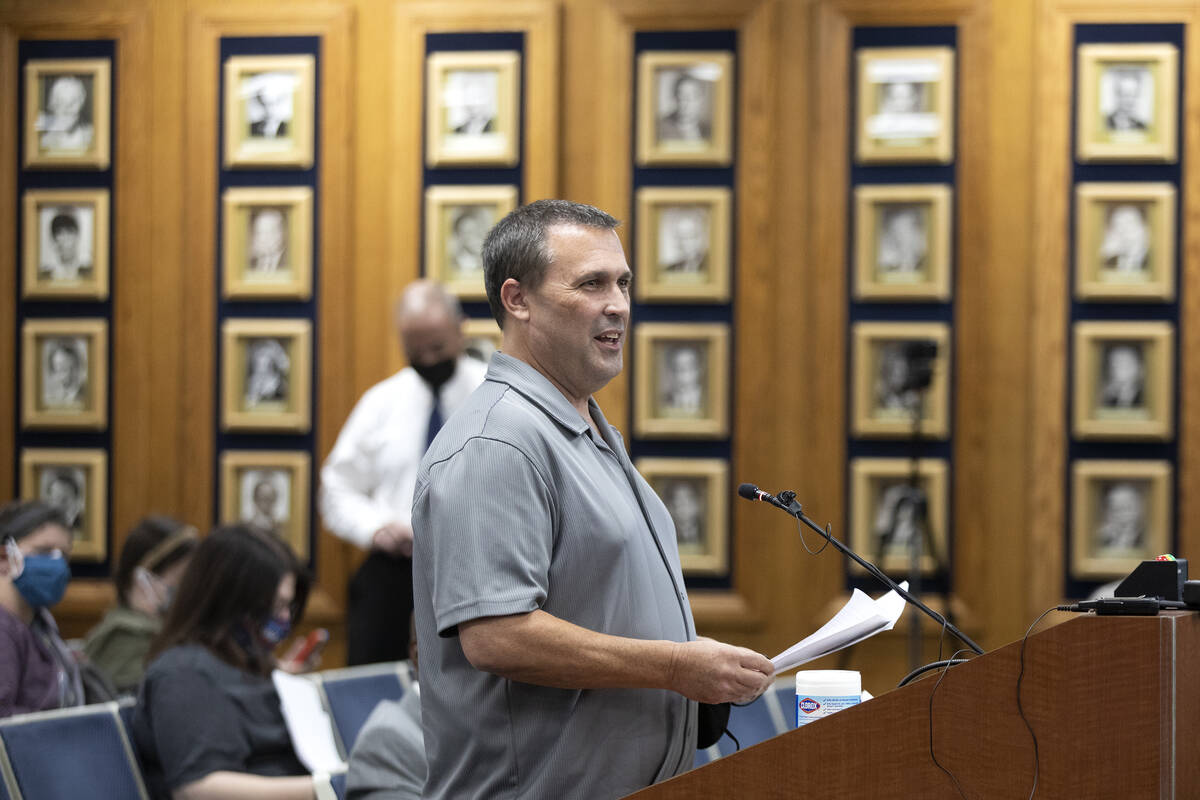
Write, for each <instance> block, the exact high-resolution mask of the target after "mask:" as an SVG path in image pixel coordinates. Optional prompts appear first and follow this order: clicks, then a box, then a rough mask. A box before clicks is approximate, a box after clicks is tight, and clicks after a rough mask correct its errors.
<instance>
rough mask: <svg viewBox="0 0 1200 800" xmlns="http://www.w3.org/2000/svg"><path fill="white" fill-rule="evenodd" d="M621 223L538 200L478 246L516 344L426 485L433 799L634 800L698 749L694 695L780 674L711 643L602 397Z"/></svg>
mask: <svg viewBox="0 0 1200 800" xmlns="http://www.w3.org/2000/svg"><path fill="white" fill-rule="evenodd" d="M616 225H617V221H616V220H614V219H613V218H612V217H610V216H608V215H607V214H605V213H604V212H602V211H599V210H598V209H595V208H592V207H590V206H583V205H578V204H575V203H567V202H564V201H560V200H543V201H538V202H537V203H532V204H530V205H528V206H524V207H522V208H520V209H518V210H516V211H514V212H513V213H511V214H509V215H508V216H507V217H505V218H504V219H503V220H502V221H501V222H500V223H499V224H497V225H496V227H495V228H494V229H493V230H492V231H491V233H490V234H489V235H488V239H487V242H486V243H485V245H484V253H483V256H484V270H485V282H486V284H487V292H488V302H489V303H490V304H491V308H492V313H493V315H494V316H495V317H496V320H497V321H498V322H499V323H500V326H501V328H502V329H503V332H504V343H503V346H502V348H501V350H502V352H501V353H497V354H496V355H494V356H493V357H492V361H491V365H490V367H489V369H488V374H487V378H486V379H485V381H484V383H483V385H482V386H481V387H480V388H479V389H477V390H476V391H475V393H474V394H473V395H472V396H471V397H470V398H468V400H467V401H466V402H465V403H464V404H463V405H462V406H461V407H460V408H459V410H458V411H457V412H456V413H455V414H454V416H452V417H451V418H450V420H448V422H447V424H446V426H445V427H444V428H443V429H442V431H441V433H440V434H439V435H438V437H437V439H436V440H435V441H434V443H433V445H432V447H431V448H430V449H429V452H428V453H426V455H425V458H424V459H423V460H422V463H421V469H420V472H419V474H418V476H417V486H416V492H415V494H414V497H413V529H414V531H415V545H414V568H413V582H414V597H415V601H416V625H417V635H418V639H419V646H420V652H421V670H422V672H421V677H422V681H421V687H422V688H421V709H422V711H421V713H422V721H423V725H424V728H425V750H426V754H427V755H428V759H429V779H428V782H427V784H426V786H425V797H427V798H464V797H471V798H488V797H505V798H518V797H520V798H587V800H597V799H603V798H615V797H621V796H623V795H625V794H628V793H630V792H633V791H635V790H637V789H641V788H643V787H645V786H648V785H649V784H651V783H653V782H655V781H659V780H662V779H665V778H668V777H671V776H672V775H675V774H678V773H679V772H681V771H683V770H684V769H687V768H688V767H689V766H690V765H691V763H692V760H693V757H694V752H695V747H696V703H695V702H693V701H702V702H708V703H716V702H725V701H737V702H743V701H747V700H750V699H752V698H754V697H756V696H757V695H759V694H760V693H762V691H763V690H764V689H765V688H766V687H767V686H768V685H769V683H770V680H771V669H772V667H771V662H770V661H769V660H767V659H766V658H764V657H763V656H762V655H760V654H758V653H755V652H753V651H751V650H747V649H745V648H741V647H733V646H731V645H726V644H721V643H719V642H715V641H712V640H708V639H701V640H697V639H696V632H695V626H694V625H693V622H692V616H691V611H690V608H689V605H688V601H687V594H686V593H685V591H684V585H683V576H682V573H681V571H680V568H679V554H678V549H677V547H676V543H675V530H674V527H673V526H672V523H671V518H670V515H669V514H668V513H667V510H666V508H665V506H664V505H663V504H662V502H661V501H660V500H659V498H658V497H657V496H656V495H655V494H654V492H653V490H652V489H651V488H650V486H649V484H647V483H646V481H645V480H643V479H642V477H641V476H640V475H639V474H638V473H637V472H636V471H635V470H634V468H633V465H632V464H631V463H630V461H629V458H628V456H627V455H626V453H625V448H624V445H623V443H622V441H621V436H620V434H618V433H617V432H616V431H615V430H614V429H613V428H611V427H610V426H609V424H608V423H607V422H606V421H605V419H604V415H603V414H602V413H601V412H600V408H599V406H597V405H596V402H595V401H594V400H593V399H592V397H591V395H592V393H593V392H596V391H598V390H599V389H601V388H602V387H603V386H604V385H605V384H607V383H608V382H609V381H610V380H612V378H613V377H615V376H616V375H617V374H618V373H619V372H620V371H621V367H622V345H623V344H624V340H625V336H626V333H627V331H628V327H629V310H630V309H629V284H630V280H631V278H632V273H631V272H630V271H629V267H628V265H627V263H626V261H625V255H624V252H623V251H622V249H621V243H620V240H619V239H618V238H617V235H616V233H615V232H614V230H613V229H614V228H615V227H616Z"/></svg>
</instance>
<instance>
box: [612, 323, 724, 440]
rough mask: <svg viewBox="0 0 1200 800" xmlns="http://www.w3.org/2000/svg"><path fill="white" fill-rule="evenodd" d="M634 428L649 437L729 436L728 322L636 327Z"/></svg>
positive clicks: (639, 433) (647, 324)
mask: <svg viewBox="0 0 1200 800" xmlns="http://www.w3.org/2000/svg"><path fill="white" fill-rule="evenodd" d="M633 336H634V348H635V350H634V355H635V361H634V366H635V372H634V386H635V390H634V410H633V430H634V433H635V434H636V435H637V436H641V437H652V438H664V439H666V438H697V439H720V438H723V437H725V436H728V435H729V370H730V364H729V326H728V325H726V324H725V323H719V322H696V323H674V322H644V323H642V324H640V325H638V326H637V327H636V328H634V332H633Z"/></svg>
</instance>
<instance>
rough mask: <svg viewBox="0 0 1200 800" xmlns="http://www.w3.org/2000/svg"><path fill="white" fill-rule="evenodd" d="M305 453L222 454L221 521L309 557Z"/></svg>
mask: <svg viewBox="0 0 1200 800" xmlns="http://www.w3.org/2000/svg"><path fill="white" fill-rule="evenodd" d="M310 463H311V460H310V458H309V455H308V453H305V452H299V451H265V450H227V451H225V452H223V453H222V454H221V521H222V522H223V523H233V522H243V523H246V524H248V525H252V526H254V527H256V528H258V529H259V530H262V531H264V532H266V533H271V534H274V535H276V536H278V537H279V538H281V539H283V540H284V541H285V542H287V543H288V545H290V546H291V548H292V550H293V551H295V553H296V554H297V555H298V556H299V557H300V558H301V560H304V561H307V560H308V557H309V551H310V548H309V541H308V540H309V519H308V511H309V491H308V486H309V473H310V471H311V469H310Z"/></svg>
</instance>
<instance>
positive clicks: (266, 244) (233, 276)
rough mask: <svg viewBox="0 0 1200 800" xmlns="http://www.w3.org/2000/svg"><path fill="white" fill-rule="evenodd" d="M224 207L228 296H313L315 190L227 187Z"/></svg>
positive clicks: (223, 282)
mask: <svg viewBox="0 0 1200 800" xmlns="http://www.w3.org/2000/svg"><path fill="white" fill-rule="evenodd" d="M221 210H222V219H221V228H222V239H223V252H222V254H221V264H222V269H221V272H222V279H221V291H222V294H223V295H224V297H225V299H227V300H252V299H253V300H256V299H263V298H275V299H281V300H307V299H309V298H310V297H312V283H313V278H312V276H313V268H312V267H313V259H312V231H313V191H312V189H311V188H309V187H307V186H283V187H257V186H256V187H236V188H232V189H226V190H225V192H224V193H223V194H222V195H221Z"/></svg>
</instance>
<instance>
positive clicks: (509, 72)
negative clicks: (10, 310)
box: [425, 50, 521, 167]
mask: <svg viewBox="0 0 1200 800" xmlns="http://www.w3.org/2000/svg"><path fill="white" fill-rule="evenodd" d="M520 76H521V54H520V53H518V52H516V51H509V50H497V51H471V52H438V53H431V54H430V55H429V56H428V57H427V58H426V60H425V78H426V87H425V163H426V165H427V166H430V167H450V166H495V167H511V166H515V165H516V164H517V163H518V162H519V161H520V153H519V144H520V141H521V116H520V107H519V103H518V97H519V88H520V86H519V84H520Z"/></svg>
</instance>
